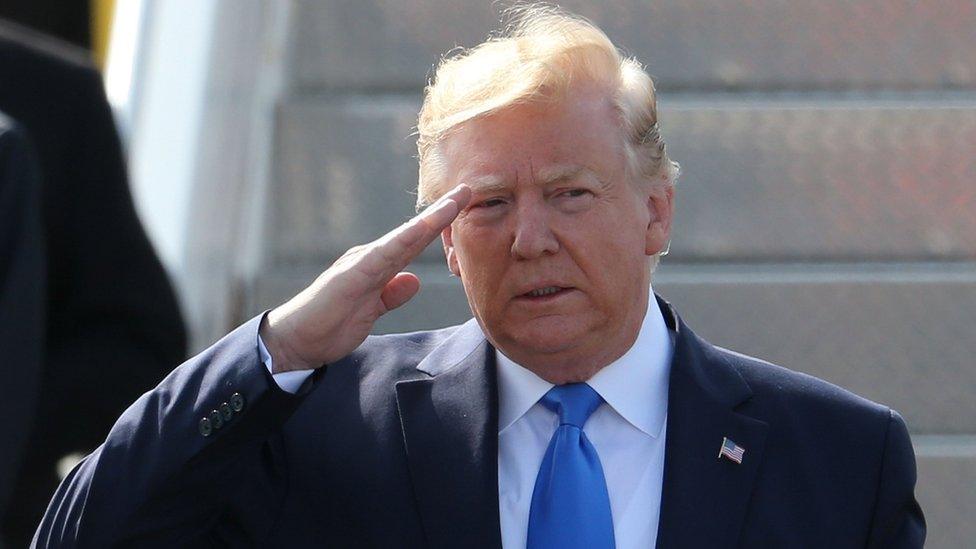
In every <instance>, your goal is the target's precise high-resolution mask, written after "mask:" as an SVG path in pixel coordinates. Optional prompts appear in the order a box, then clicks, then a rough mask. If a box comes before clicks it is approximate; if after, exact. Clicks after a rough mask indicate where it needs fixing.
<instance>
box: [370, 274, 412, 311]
mask: <svg viewBox="0 0 976 549" xmlns="http://www.w3.org/2000/svg"><path fill="white" fill-rule="evenodd" d="M418 291H420V279H419V278H417V275H415V274H413V273H397V275H396V276H394V277H393V278H392V279H391V280H390V281H389V282H387V283H386V286H385V287H384V288H383V292H382V293H380V299H381V300H383V305H384V306H385V307H386V310H387V311H392V310H393V309H396V308H397V307H399V306H401V305H403V304H404V303H406V302H407V301H410V299H411V298H412V297H413V296H415V295H417V292H418Z"/></svg>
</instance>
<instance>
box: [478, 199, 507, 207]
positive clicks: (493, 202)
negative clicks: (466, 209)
mask: <svg viewBox="0 0 976 549" xmlns="http://www.w3.org/2000/svg"><path fill="white" fill-rule="evenodd" d="M503 204H505V200H504V199H502V198H488V199H485V200H482V201H481V202H477V203H475V204H474V205H473V206H472V207H473V208H494V207H496V206H501V205H503Z"/></svg>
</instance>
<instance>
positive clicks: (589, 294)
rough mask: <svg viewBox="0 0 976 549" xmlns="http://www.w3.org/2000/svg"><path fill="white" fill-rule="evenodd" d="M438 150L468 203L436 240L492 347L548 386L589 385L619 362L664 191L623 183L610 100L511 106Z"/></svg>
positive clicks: (637, 318)
mask: <svg viewBox="0 0 976 549" xmlns="http://www.w3.org/2000/svg"><path fill="white" fill-rule="evenodd" d="M443 147H444V149H443V152H444V157H445V159H446V162H447V165H446V168H447V169H446V170H445V172H446V176H447V178H448V179H447V181H448V182H449V183H448V186H449V187H453V186H454V185H456V184H458V183H464V184H467V185H469V186H471V188H472V190H473V191H474V194H473V197H472V199H471V202H470V203H469V205H468V206H467V207H466V208H464V209H463V210H462V211H461V213H460V214H459V215H458V217H457V219H456V220H455V221H454V223H453V224H452V225H451V227H449V228H448V229H445V231H444V233H443V235H442V237H443V241H444V247H445V253H446V255H447V260H448V265H449V267H450V268H451V270H452V271H453V272H455V273H457V274H459V275H460V277H461V281H462V283H463V284H464V290H465V293H466V294H467V298H468V302H469V304H470V305H471V309H472V312H473V313H474V316H475V318H477V319H478V322H479V323H480V324H481V327H482V329H484V331H485V333H486V334H487V336H488V338H489V339H490V340H491V341H492V343H493V344H494V345H495V346H496V347H498V348H499V349H500V350H501V351H502V352H503V353H505V354H506V355H507V356H509V357H510V358H512V359H513V360H515V361H516V362H518V363H520V364H522V365H523V366H525V367H526V368H529V369H530V370H533V371H535V372H536V373H537V374H539V375H540V376H541V377H543V378H545V379H548V380H549V381H552V382H555V383H566V382H571V381H582V380H584V379H588V378H589V377H590V376H592V374H593V373H595V372H596V371H597V370H599V369H600V368H602V367H603V366H605V365H606V364H608V363H609V362H612V361H613V360H615V359H616V358H618V357H619V356H621V355H622V354H623V353H624V352H626V350H627V349H628V348H629V347H630V346H631V345H632V344H633V342H634V340H635V338H636V336H637V332H638V330H639V328H640V324H641V321H642V320H643V316H644V312H645V310H646V307H647V302H648V286H649V283H650V273H649V260H648V256H649V255H652V254H654V253H657V252H658V251H660V250H661V249H662V248H663V247H664V245H665V243H666V242H667V239H668V233H669V231H670V221H671V197H672V195H671V192H672V191H671V189H670V187H669V186H668V185H665V184H664V183H665V182H664V181H656V182H641V183H635V182H632V181H630V180H628V177H629V175H628V174H629V171H628V170H627V169H626V159H625V156H624V149H623V144H622V131H621V130H620V128H619V126H618V122H617V119H616V117H615V115H614V111H613V109H612V106H611V103H610V100H609V99H608V98H607V95H606V94H605V93H603V92H601V91H599V90H596V89H580V90H575V91H572V92H570V93H569V94H567V96H566V97H565V99H564V100H563V101H561V102H559V103H557V104H528V105H519V106H516V107H512V108H509V109H506V110H504V111H501V112H498V113H495V114H492V115H491V116H488V117H484V118H480V119H476V120H472V121H470V122H467V123H465V124H464V125H463V126H461V127H460V128H459V129H458V130H457V131H456V132H455V133H454V134H452V135H451V136H450V137H448V138H447V139H446V141H445V142H444V143H443Z"/></svg>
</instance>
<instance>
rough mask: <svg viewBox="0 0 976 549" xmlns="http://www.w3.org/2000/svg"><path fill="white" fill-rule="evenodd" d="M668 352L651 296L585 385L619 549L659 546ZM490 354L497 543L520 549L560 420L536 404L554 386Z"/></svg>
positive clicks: (292, 378) (285, 378) (290, 386)
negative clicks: (494, 390) (623, 340)
mask: <svg viewBox="0 0 976 549" xmlns="http://www.w3.org/2000/svg"><path fill="white" fill-rule="evenodd" d="M650 295H651V296H653V295H654V294H653V292H652V293H651V294H650ZM672 346H673V344H672V342H671V336H670V334H669V333H668V329H667V326H666V325H665V324H664V318H663V317H662V316H661V311H660V309H659V308H658V306H657V304H656V303H655V302H654V301H653V297H652V301H651V303H650V306H649V307H648V310H647V313H646V314H645V315H644V321H643V323H642V324H641V329H640V333H639V334H638V336H637V340H636V341H635V342H634V345H633V346H632V347H631V348H630V349H629V350H628V351H627V352H626V353H624V355H623V356H621V357H620V358H619V359H617V360H616V361H614V362H613V363H611V364H609V365H608V366H606V367H604V368H603V369H602V370H600V371H599V372H597V374H596V375H595V376H593V377H592V378H591V379H590V380H589V381H588V382H587V383H588V384H589V385H590V387H592V388H593V389H594V390H595V391H596V392H597V393H599V394H600V396H601V397H603V400H604V401H605V404H602V405H600V407H599V408H597V409H596V411H595V412H593V415H591V416H590V418H589V420H588V421H587V422H586V425H585V426H584V427H583V431H584V432H585V433H586V436H587V437H588V438H589V439H590V442H592V443H593V446H594V447H595V448H596V451H597V453H598V454H599V456H600V463H601V464H602V465H603V473H604V475H605V476H606V480H607V491H608V492H609V495H610V511H611V513H612V516H613V533H614V538H615V539H616V546H617V548H618V549H628V548H641V549H644V548H648V547H654V545H655V542H656V538H657V526H658V519H659V517H660V511H661V484H662V482H663V479H664V439H665V430H666V429H665V425H666V423H667V422H666V419H667V409H668V376H669V373H670V367H671V353H672ZM258 349H259V352H260V354H261V360H262V362H264V365H265V366H266V367H267V368H268V371H269V372H273V371H274V370H273V369H272V361H271V355H270V354H269V353H268V350H267V348H266V347H265V345H264V342H263V341H262V340H261V336H260V335H259V336H258ZM495 355H496V358H497V363H498V405H499V406H498V505H499V517H500V519H501V534H502V544H503V546H504V547H505V548H506V549H513V548H516V549H517V548H524V547H525V541H526V535H527V533H528V525H529V506H530V504H531V503H532V491H533V489H534V488H535V478H536V475H537V474H538V472H539V466H540V465H541V464H542V457H543V456H544V455H545V453H546V448H547V447H548V446H549V439H550V438H552V435H553V433H554V432H555V431H556V427H557V424H558V417H557V416H556V414H555V413H553V412H551V411H550V410H549V409H548V408H546V407H545V406H543V405H542V404H540V403H539V399H540V398H542V396H543V395H545V394H546V392H547V391H548V390H549V389H551V388H552V387H553V385H552V384H551V383H549V382H547V381H545V380H543V379H541V378H540V377H538V376H536V375H535V374H534V373H532V372H530V371H529V370H526V369H525V368H523V367H521V366H519V365H518V364H516V363H515V362H513V361H512V360H510V359H509V358H508V357H506V356H505V355H503V354H502V353H500V352H498V351H496V352H495ZM311 373H312V370H300V371H295V372H283V373H279V374H273V376H272V377H273V378H274V380H275V382H276V383H277V384H278V386H279V387H281V389H283V390H285V391H288V392H290V393H295V392H296V391H298V388H299V387H300V386H301V384H302V383H303V382H304V381H305V379H307V378H308V376H309V375H311Z"/></svg>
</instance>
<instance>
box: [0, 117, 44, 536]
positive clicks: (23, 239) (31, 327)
mask: <svg viewBox="0 0 976 549" xmlns="http://www.w3.org/2000/svg"><path fill="white" fill-rule="evenodd" d="M39 183H40V182H39V180H38V178H37V171H36V165H35V164H34V158H33V155H32V151H31V150H30V148H29V146H28V144H27V141H26V139H25V137H24V135H23V132H21V131H20V130H19V129H18V128H17V125H16V123H14V122H13V121H12V120H10V119H9V118H7V117H6V116H4V115H3V114H2V113H0V352H2V353H3V361H2V362H0V418H2V419H0V513H2V511H3V509H6V508H7V500H8V498H9V496H10V492H11V491H12V489H13V485H14V482H15V480H16V474H17V471H18V470H19V469H20V465H21V460H22V459H23V452H24V447H25V445H26V442H27V436H28V434H29V433H30V428H31V420H32V418H33V416H34V403H35V398H36V393H37V383H38V381H39V380H40V372H41V364H42V362H41V361H42V349H43V347H44V308H45V304H44V282H43V281H44V275H45V273H44V241H43V237H42V231H41V200H40V186H39ZM0 547H3V541H2V539H0Z"/></svg>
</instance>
